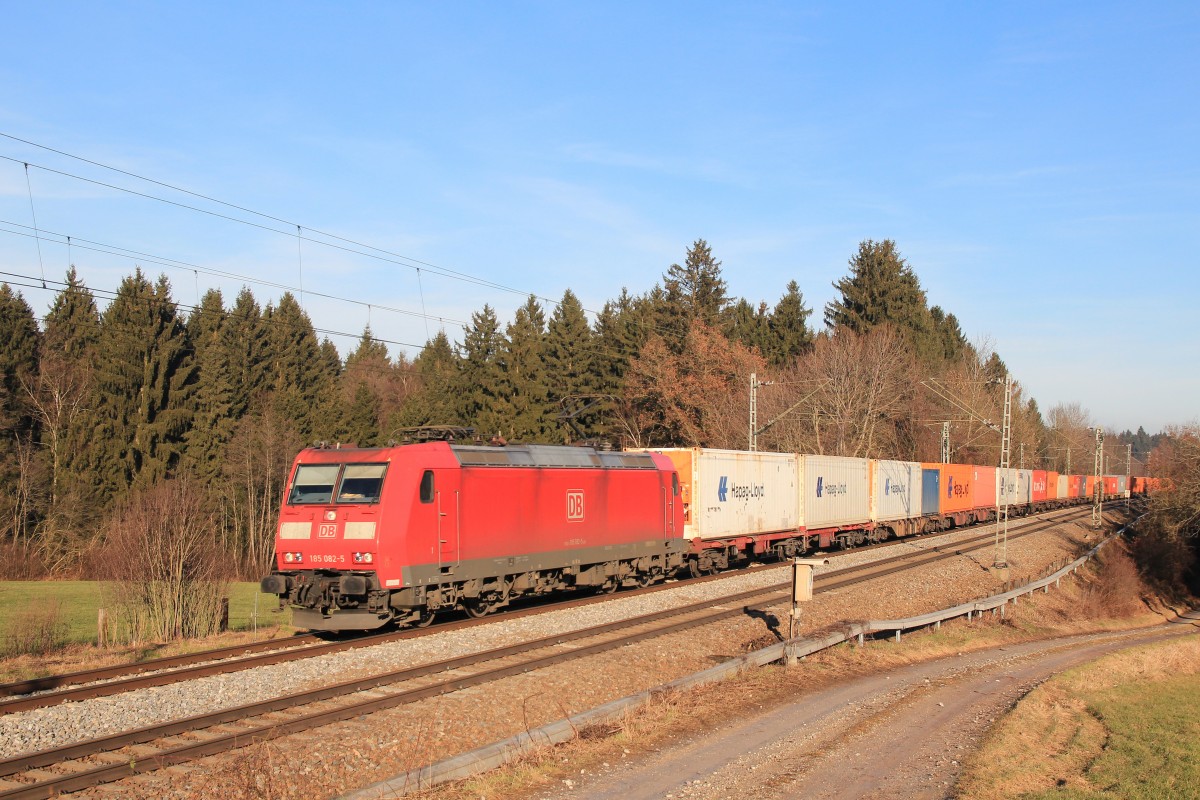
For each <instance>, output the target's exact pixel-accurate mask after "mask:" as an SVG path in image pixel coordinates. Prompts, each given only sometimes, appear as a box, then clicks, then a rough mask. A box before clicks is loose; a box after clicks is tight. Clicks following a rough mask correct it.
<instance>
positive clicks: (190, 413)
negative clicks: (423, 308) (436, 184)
mask: <svg viewBox="0 0 1200 800" xmlns="http://www.w3.org/2000/svg"><path fill="white" fill-rule="evenodd" d="M834 287H835V289H836V290H837V296H836V299H835V300H834V301H833V302H831V303H830V304H828V305H827V306H826V308H824V309H823V325H820V326H817V325H815V324H814V322H813V320H812V319H811V317H812V313H813V309H811V308H809V307H808V306H807V305H806V303H805V300H804V295H803V292H802V291H801V288H800V287H799V285H798V284H797V283H796V282H795V281H792V282H790V283H788V285H787V286H785V287H781V293H780V295H779V297H778V299H777V300H776V302H775V303H774V304H773V305H771V304H769V303H767V302H757V303H754V302H750V301H748V300H746V299H742V298H735V297H731V296H730V295H729V294H728V291H727V286H726V282H725V280H724V278H723V277H722V264H721V262H720V261H719V260H718V259H717V257H716V255H715V254H714V253H713V252H712V250H711V248H710V247H709V245H708V244H707V243H706V242H705V241H703V240H697V241H696V242H694V243H693V244H692V245H691V246H690V247H688V248H686V254H685V257H684V259H683V262H682V263H681V264H672V265H670V266H669V267H667V268H666V269H665V271H664V273H663V275H662V279H661V281H660V282H659V283H658V284H657V285H655V286H654V287H652V288H650V289H649V290H648V291H645V293H643V294H636V295H635V294H631V293H630V292H629V291H627V290H622V291H621V293H620V294H619V295H618V296H617V297H616V298H615V299H612V300H609V301H608V302H606V303H605V304H604V306H603V308H602V309H600V310H599V311H598V312H597V313H594V314H590V315H589V313H588V312H587V311H585V309H584V307H583V305H582V304H581V303H580V301H579V299H578V298H577V297H576V296H575V295H574V294H573V293H572V292H571V291H569V290H568V291H566V292H565V293H564V294H563V296H562V298H561V299H560V300H558V301H557V302H556V303H553V304H547V305H543V304H542V303H541V302H539V301H538V299H537V298H535V297H530V298H529V299H528V301H527V302H525V304H524V305H522V306H521V307H520V308H518V309H517V311H516V313H515V314H514V316H513V318H512V320H510V321H505V320H501V319H499V318H498V317H497V315H496V313H495V311H494V310H493V309H492V308H491V307H490V306H486V305H485V306H484V307H483V308H482V309H479V310H478V311H476V312H475V313H474V314H473V315H472V316H471V320H470V323H469V324H468V325H467V326H466V327H465V329H463V330H462V331H461V332H460V331H458V329H454V330H453V334H454V335H451V334H448V333H446V332H440V333H438V334H436V335H435V336H433V338H432V339H431V340H430V341H429V342H427V343H426V345H425V347H424V348H423V349H422V350H421V352H420V353H419V354H418V355H417V356H416V357H415V358H412V359H409V358H407V357H405V356H404V355H402V354H391V353H389V352H388V349H387V347H386V346H385V345H384V344H383V343H381V342H379V341H377V340H375V339H373V338H372V334H371V331H370V329H367V330H365V331H363V333H362V337H361V340H360V341H359V342H358V344H357V346H356V347H355V348H354V349H353V350H352V351H351V352H350V353H349V354H348V355H347V356H346V357H345V358H344V359H343V358H342V357H341V356H340V354H339V352H338V350H337V348H335V346H334V345H333V343H332V342H330V341H329V340H328V339H324V340H320V339H318V336H317V334H316V332H315V331H314V327H313V324H312V321H311V320H310V319H309V317H308V316H307V314H306V313H305V311H304V309H303V308H302V307H301V305H300V303H298V302H297V300H296V298H295V297H293V296H292V295H290V294H284V295H283V296H282V297H280V298H279V299H278V300H277V301H273V302H270V303H267V304H265V305H264V304H262V303H260V301H259V300H258V299H256V298H255V297H254V295H253V294H252V293H251V292H250V290H249V289H243V290H242V291H241V292H240V293H239V294H238V295H237V296H236V297H224V296H222V295H221V293H220V292H218V291H215V290H213V291H210V292H208V293H207V294H206V295H204V297H203V298H202V300H201V302H200V304H199V306H198V307H196V308H194V309H192V310H191V311H190V312H184V311H182V310H181V309H180V307H179V306H178V304H177V303H176V301H175V300H173V299H172V293H171V292H172V287H171V285H170V283H169V282H168V281H167V279H166V278H165V277H159V278H157V279H155V278H152V277H151V276H149V275H146V274H144V273H143V272H142V271H141V270H140V269H139V270H137V271H135V272H134V274H132V275H129V276H128V277H126V278H125V279H124V280H123V281H122V283H121V285H120V287H119V289H118V290H117V291H116V293H115V295H114V296H113V298H112V299H111V301H109V302H108V304H107V306H105V307H103V308H101V307H100V305H99V304H98V303H97V299H96V296H95V295H94V294H93V292H92V291H91V290H90V289H89V288H88V287H87V286H85V285H84V284H83V283H81V282H80V281H79V279H78V278H77V276H76V274H75V272H74V270H72V271H71V272H70V273H68V275H67V276H66V280H65V283H64V284H63V288H62V289H61V291H59V292H58V294H57V296H56V297H55V299H54V301H53V304H52V306H51V307H50V309H49V311H48V312H46V313H45V316H44V318H42V319H39V318H37V317H36V316H35V313H34V310H33V309H32V308H31V307H30V306H29V304H28V303H27V302H26V301H25V300H24V298H23V297H22V296H21V295H20V294H19V293H18V292H16V291H14V290H13V289H12V288H11V287H9V286H8V285H3V286H0V374H2V376H3V382H2V384H0V431H2V433H3V436H2V439H0V480H2V483H0V486H2V487H3V488H2V489H0V542H2V544H3V548H4V552H3V554H2V555H3V558H2V560H0V563H3V564H4V570H3V573H4V574H2V575H0V577H5V578H20V577H39V576H43V575H54V576H84V577H103V576H104V575H105V574H106V572H105V569H104V568H103V567H102V566H101V565H104V564H108V565H109V566H110V568H111V565H112V564H113V563H114V562H123V563H126V562H127V561H128V559H126V558H123V557H119V556H118V555H117V554H118V553H119V552H121V551H120V550H119V549H116V550H114V548H117V547H118V545H120V543H121V532H122V531H123V530H126V529H127V528H128V524H126V525H125V527H122V526H121V525H120V524H114V520H125V521H126V523H127V522H128V520H129V519H131V518H134V517H131V516H130V513H131V512H130V509H131V505H130V504H131V503H132V502H133V501H134V500H135V499H137V498H142V501H144V499H145V497H147V496H148V493H153V492H155V491H161V487H162V486H163V485H165V484H166V483H171V484H176V483H178V484H182V485H185V486H186V487H187V491H186V493H185V496H184V497H183V499H181V500H179V501H178V503H179V505H178V508H180V509H184V510H186V513H187V514H189V515H192V516H197V515H199V516H202V517H204V522H205V526H206V527H205V530H206V531H209V532H210V534H209V535H208V536H207V539H209V540H210V541H206V544H205V546H206V547H210V548H211V552H215V553H217V554H219V555H220V557H221V559H223V560H224V562H225V563H228V564H232V565H236V566H235V570H236V573H237V574H239V575H241V576H242V577H245V578H250V579H254V578H257V577H258V576H260V575H262V574H264V573H266V572H267V571H269V569H270V565H271V562H272V558H273V537H274V525H275V518H276V514H277V511H278V504H279V502H280V497H281V493H282V489H283V483H284V481H285V479H286V473H287V469H288V466H289V465H290V463H291V460H292V458H293V457H294V455H295V453H296V451H297V450H298V449H299V448H301V447H303V446H305V445H308V444H312V443H314V442H328V443H340V444H342V445H346V444H356V445H359V446H373V445H381V444H386V443H388V442H392V441H398V440H399V438H400V435H401V434H400V431H401V430H402V429H405V428H410V427H414V426H425V425H457V426H469V427H472V428H474V429H475V431H476V432H477V435H478V436H480V437H482V438H483V439H484V440H491V439H494V438H499V439H503V440H505V441H508V442H548V443H563V444H565V443H578V442H588V443H591V444H595V445H598V446H611V447H622V446H651V445H685V446H705V447H724V448H735V449H746V448H747V446H748V435H749V423H748V420H749V407H750V376H751V374H754V375H756V376H757V380H758V381H759V382H760V384H761V385H760V386H759V387H758V388H757V398H758V402H757V414H758V417H757V418H758V428H759V431H760V432H759V434H758V448H759V449H761V450H781V451H799V452H810V453H826V454H836V455H853V456H872V457H881V458H887V457H890V458H901V459H911V460H926V461H937V460H940V453H941V444H942V435H943V426H944V425H945V424H946V423H949V440H950V446H951V460H953V461H960V462H976V463H992V462H994V461H995V460H996V456H997V448H998V441H999V436H998V434H996V433H995V432H994V431H993V429H992V428H991V427H990V426H989V424H988V423H993V424H994V423H996V422H998V421H999V420H1000V419H1001V416H1002V408H1003V391H1004V390H1003V384H1004V377H1005V375H1006V372H1007V368H1006V366H1005V365H1004V363H1003V361H1002V360H1001V359H1000V357H999V356H998V355H997V354H996V353H994V352H990V351H989V350H988V348H987V347H986V345H981V344H972V343H970V342H968V341H967V339H966V337H965V336H964V335H963V332H962V331H961V330H960V328H959V324H958V321H957V319H956V318H955V316H954V314H952V313H950V312H948V311H946V310H944V309H942V308H940V307H937V306H934V307H932V308H931V307H929V305H928V303H927V300H926V295H925V292H924V291H923V290H922V288H921V285H920V282H919V280H918V278H917V275H916V273H915V272H914V270H913V268H912V267H910V266H909V265H908V264H907V262H906V261H905V260H904V258H903V257H902V256H901V254H900V252H899V250H898V249H897V246H896V244H895V243H894V242H891V241H881V242H875V241H864V242H862V243H861V244H860V245H859V247H858V250H857V251H856V252H854V253H852V254H851V255H850V258H849V262H848V269H847V272H846V274H845V275H844V276H843V277H841V278H840V279H839V280H837V281H836V282H835V284H834ZM1089 424H1091V423H1090V420H1089V419H1088V414H1087V412H1086V411H1085V410H1084V409H1083V408H1082V407H1081V406H1080V405H1079V404H1071V405H1067V406H1060V407H1056V408H1054V409H1052V410H1051V411H1050V413H1049V414H1048V415H1047V416H1046V417H1043V415H1042V413H1041V412H1040V410H1039V408H1038V406H1037V403H1036V402H1035V401H1034V399H1033V398H1031V397H1026V396H1025V395H1024V393H1023V392H1022V389H1021V386H1020V383H1019V382H1018V383H1016V384H1015V387H1014V395H1013V442H1014V444H1015V446H1014V452H1013V463H1014V466H1016V465H1017V459H1018V455H1017V454H1018V452H1019V453H1020V459H1021V460H1022V463H1023V465H1024V466H1026V467H1030V468H1049V469H1055V470H1058V471H1068V467H1070V469H1071V470H1074V471H1076V472H1086V471H1090V470H1091V466H1092V465H1091V458H1092V449H1091V448H1092V443H1091V438H1090V434H1089V433H1088V431H1087V426H1088V425H1089ZM1152 438H1153V437H1148V436H1147V435H1146V433H1145V431H1141V430H1139V432H1138V435H1137V436H1134V435H1133V434H1129V435H1128V439H1129V441H1131V442H1134V443H1136V444H1138V445H1140V447H1141V452H1140V453H1137V454H1135V455H1139V456H1142V457H1144V455H1145V452H1146V450H1148V449H1149V447H1151V446H1153V444H1155V442H1153V441H1151V439H1152ZM1124 452H1125V451H1124V448H1123V447H1122V448H1121V450H1120V454H1119V456H1118V458H1120V459H1121V460H1119V461H1114V462H1112V463H1111V465H1110V468H1111V469H1112V471H1120V472H1124V470H1125V463H1124V460H1123V459H1124ZM1072 453H1073V455H1072ZM1072 459H1073V460H1072ZM1137 471H1138V470H1137V469H1136V468H1135V470H1134V472H1135V473H1136V472H1137ZM160 499H162V498H160ZM164 502H166V505H165V506H164V509H166V510H165V511H164V514H166V515H168V516H169V515H170V514H172V513H174V512H172V511H171V510H170V502H171V501H170V498H167V499H166V500H164ZM143 505H144V502H143ZM206 552H207V551H206Z"/></svg>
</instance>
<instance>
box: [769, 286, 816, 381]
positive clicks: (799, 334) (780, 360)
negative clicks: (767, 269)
mask: <svg viewBox="0 0 1200 800" xmlns="http://www.w3.org/2000/svg"><path fill="white" fill-rule="evenodd" d="M811 314H812V309H811V308H809V307H808V306H806V305H804V295H803V294H802V293H801V292H800V285H799V284H797V283H796V282H795V281H790V282H789V283H788V285H787V292H786V293H785V294H784V295H783V297H781V298H779V302H778V303H776V304H775V309H774V310H773V311H772V312H771V316H770V319H768V320H767V327H768V328H769V330H770V337H769V338H768V341H767V346H766V348H764V351H763V352H764V355H766V356H767V358H768V359H769V360H770V362H771V364H773V365H774V366H776V367H782V366H784V365H786V364H789V363H791V362H792V361H794V360H795V359H796V358H797V357H798V356H801V355H804V354H805V353H807V352H808V351H809V350H811V349H812V346H813V334H812V331H811V330H810V329H809V327H808V318H809V316H810V315H811Z"/></svg>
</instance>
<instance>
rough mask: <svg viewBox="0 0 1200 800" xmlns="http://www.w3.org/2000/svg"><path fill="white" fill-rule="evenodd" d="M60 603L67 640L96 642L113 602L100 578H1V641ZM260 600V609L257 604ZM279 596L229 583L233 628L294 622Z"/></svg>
mask: <svg viewBox="0 0 1200 800" xmlns="http://www.w3.org/2000/svg"><path fill="white" fill-rule="evenodd" d="M55 603H57V604H58V608H59V614H60V619H61V620H62V622H63V623H65V637H64V638H65V643H68V644H81V643H86V642H92V643H95V641H96V616H97V612H98V609H100V608H103V607H105V606H106V605H109V604H110V603H111V599H110V596H109V594H108V592H106V590H105V585H104V584H103V583H101V582H100V581H0V641H7V640H8V638H9V637H10V636H13V635H17V636H20V635H21V634H22V631H20V630H13V628H14V627H20V625H21V624H22V622H23V620H25V619H27V618H28V615H29V614H30V613H31V612H37V611H38V610H39V609H47V608H51V607H53V605H54V604H55ZM256 603H257V609H256V605H255V604H256ZM278 607H279V598H278V597H276V596H275V595H273V594H262V593H261V592H259V591H258V584H257V583H233V584H230V586H229V627H230V628H231V629H232V630H249V629H251V628H253V627H254V624H255V612H256V610H257V621H258V625H259V627H274V626H276V625H279V624H281V623H282V624H288V623H290V622H291V614H290V613H289V612H287V611H285V612H283V613H282V614H278V613H274V610H275V609H276V608H278Z"/></svg>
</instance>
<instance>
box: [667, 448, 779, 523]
mask: <svg viewBox="0 0 1200 800" xmlns="http://www.w3.org/2000/svg"><path fill="white" fill-rule="evenodd" d="M647 452H654V453H662V454H663V455H665V456H666V457H667V458H669V459H671V463H673V464H674V465H675V469H676V470H678V471H679V484H680V494H681V496H682V500H683V503H684V509H685V512H684V536H686V537H687V538H688V539H696V538H700V539H719V538H723V537H727V536H752V535H755V534H759V533H771V532H775V531H786V530H796V529H798V528H799V527H800V525H801V521H800V520H801V516H800V490H799V486H800V464H799V456H796V455H793V454H791V453H748V452H743V451H741V450H711V449H704V448H699V447H680V448H662V449H658V448H649V449H648V450H647Z"/></svg>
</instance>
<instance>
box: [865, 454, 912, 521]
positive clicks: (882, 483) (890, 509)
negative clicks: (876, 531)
mask: <svg viewBox="0 0 1200 800" xmlns="http://www.w3.org/2000/svg"><path fill="white" fill-rule="evenodd" d="M871 464H872V465H873V467H874V477H873V478H872V480H871V484H872V486H871V519H872V520H873V521H875V522H886V521H888V520H893V519H912V518H914V517H919V516H921V465H920V464H918V463H916V462H914V461H872V462H871Z"/></svg>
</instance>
